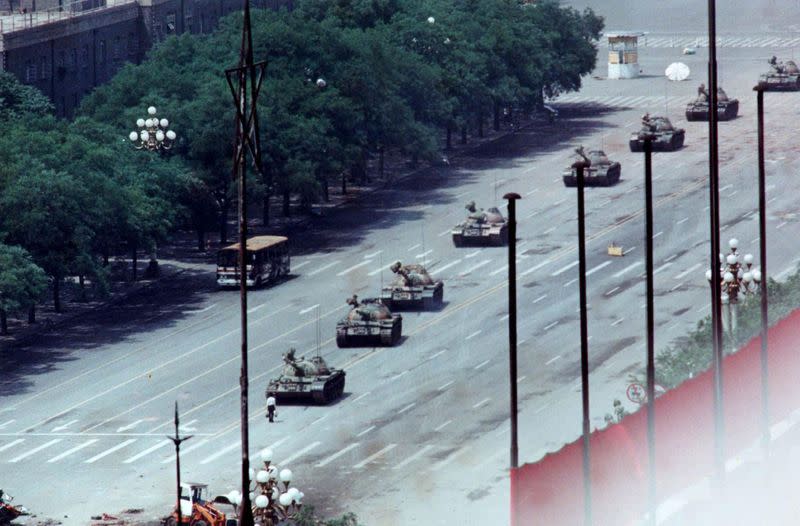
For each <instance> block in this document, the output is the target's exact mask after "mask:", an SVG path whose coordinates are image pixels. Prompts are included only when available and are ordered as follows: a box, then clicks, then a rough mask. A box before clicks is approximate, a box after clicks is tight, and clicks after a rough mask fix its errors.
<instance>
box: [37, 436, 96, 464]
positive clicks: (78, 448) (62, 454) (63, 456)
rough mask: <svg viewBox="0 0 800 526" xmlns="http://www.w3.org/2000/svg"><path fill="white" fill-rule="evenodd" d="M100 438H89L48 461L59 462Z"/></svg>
mask: <svg viewBox="0 0 800 526" xmlns="http://www.w3.org/2000/svg"><path fill="white" fill-rule="evenodd" d="M98 440H100V439H99V438H93V439H91V440H87V441H86V442H84V443H83V444H79V445H77V446H75V447H74V448H72V449H68V450H66V451H64V452H63V453H61V454H60V455H56V456H55V457H53V458H51V459H50V460H48V461H47V462H58V461H59V460H61V459H62V458H66V457H68V456H70V455H71V454H73V453H77V452H78V451H80V450H81V449H83V448H85V447H89V446H91V445H92V444H94V443H95V442H97V441H98Z"/></svg>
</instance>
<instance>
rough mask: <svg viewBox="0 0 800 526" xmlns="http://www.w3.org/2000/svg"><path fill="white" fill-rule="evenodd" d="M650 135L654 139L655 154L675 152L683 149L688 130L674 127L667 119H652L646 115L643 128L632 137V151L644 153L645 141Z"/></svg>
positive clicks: (643, 119) (659, 117) (657, 117)
mask: <svg viewBox="0 0 800 526" xmlns="http://www.w3.org/2000/svg"><path fill="white" fill-rule="evenodd" d="M648 135H650V136H651V137H652V138H653V151H654V152H674V151H675V150H678V149H680V148H681V147H683V140H684V138H685V136H686V130H684V129H683V128H676V127H674V126H673V125H672V123H671V122H670V120H669V119H668V118H667V117H662V116H655V117H651V116H650V114H649V113H646V114H644V116H643V117H642V128H641V129H640V130H639V131H638V132H634V133H633V134H632V135H631V138H630V142H629V145H630V148H631V151H632V152H643V151H644V139H645V137H646V136H648Z"/></svg>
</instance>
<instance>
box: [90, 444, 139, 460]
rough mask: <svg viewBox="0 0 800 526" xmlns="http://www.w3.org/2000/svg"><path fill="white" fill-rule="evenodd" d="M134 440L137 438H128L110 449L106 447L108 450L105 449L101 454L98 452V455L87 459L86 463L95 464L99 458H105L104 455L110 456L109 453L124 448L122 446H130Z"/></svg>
mask: <svg viewBox="0 0 800 526" xmlns="http://www.w3.org/2000/svg"><path fill="white" fill-rule="evenodd" d="M134 442H136V439H135V438H131V439H128V440H126V441H125V442H122V443H120V444H117V445H116V446H114V447H112V448H110V449H106V450H105V451H103V452H102V453H100V454H97V455H95V456H93V457H92V458H90V459H89V460H87V461H86V464H93V463H94V462H97V461H98V460H100V459H101V458H103V457H107V456H108V455H110V454H111V453H114V452H115V451H119V450H120V449H122V448H124V447H125V446H128V445H130V444H133V443H134Z"/></svg>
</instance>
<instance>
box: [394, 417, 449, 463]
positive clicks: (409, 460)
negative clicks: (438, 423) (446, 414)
mask: <svg viewBox="0 0 800 526" xmlns="http://www.w3.org/2000/svg"><path fill="white" fill-rule="evenodd" d="M449 422H450V421H449V420H448V423H449ZM431 449H433V446H432V445H430V444H427V445H426V446H424V447H423V448H422V449H420V450H418V451H417V452H416V453H414V454H413V455H411V456H409V457H406V459H405V460H403V461H402V462H401V463H399V464H397V465H396V466H394V467H393V468H392V469H393V470H398V469H403V468H404V467H406V466H407V465H409V464H410V463H412V462H414V461H415V460H417V459H418V458H419V457H421V456H422V455H424V454H425V453H427V452H428V451H430V450H431Z"/></svg>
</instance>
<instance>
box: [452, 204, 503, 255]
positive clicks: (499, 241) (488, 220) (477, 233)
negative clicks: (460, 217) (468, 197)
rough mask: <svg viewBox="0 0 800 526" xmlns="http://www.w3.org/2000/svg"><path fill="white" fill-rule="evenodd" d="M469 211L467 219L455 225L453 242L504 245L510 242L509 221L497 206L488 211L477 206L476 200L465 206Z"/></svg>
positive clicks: (459, 245) (457, 244)
mask: <svg viewBox="0 0 800 526" xmlns="http://www.w3.org/2000/svg"><path fill="white" fill-rule="evenodd" d="M465 208H466V209H467V211H468V212H469V215H468V216H467V220H466V221H464V222H463V223H459V224H457V225H456V226H455V227H453V231H452V234H453V244H454V245H455V246H457V247H461V246H464V245H481V246H488V245H493V246H503V245H505V244H507V243H508V222H507V221H506V218H504V217H503V214H502V213H501V212H500V210H498V209H497V208H496V207H492V208H490V209H488V210H486V211H484V210H483V208H480V209H478V208H476V207H475V201H470V202H469V203H467V206H466V207H465Z"/></svg>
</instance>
